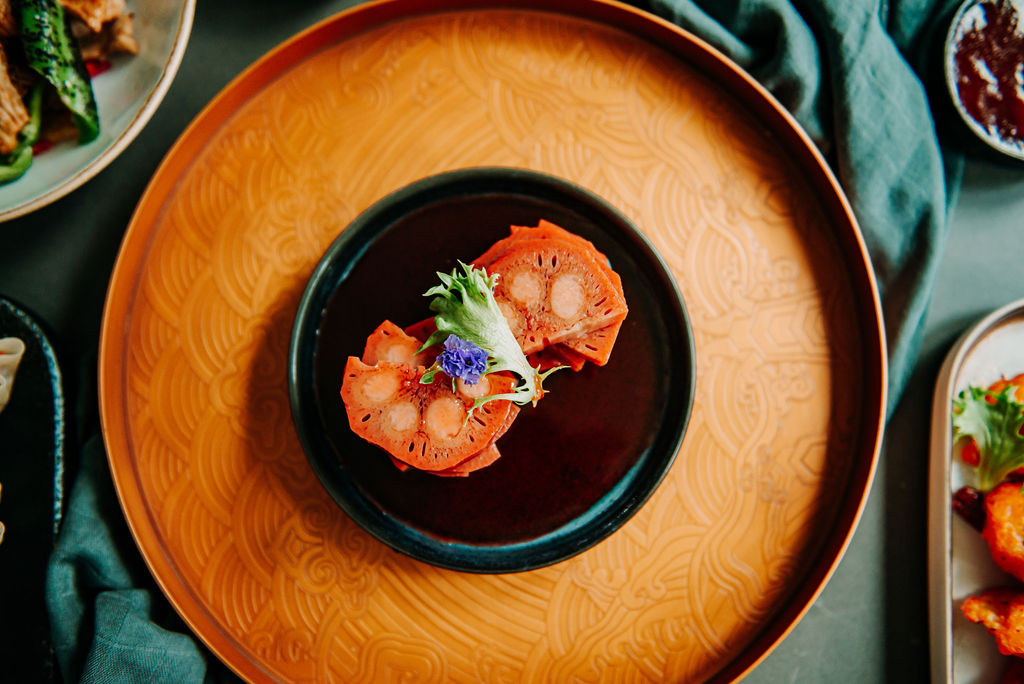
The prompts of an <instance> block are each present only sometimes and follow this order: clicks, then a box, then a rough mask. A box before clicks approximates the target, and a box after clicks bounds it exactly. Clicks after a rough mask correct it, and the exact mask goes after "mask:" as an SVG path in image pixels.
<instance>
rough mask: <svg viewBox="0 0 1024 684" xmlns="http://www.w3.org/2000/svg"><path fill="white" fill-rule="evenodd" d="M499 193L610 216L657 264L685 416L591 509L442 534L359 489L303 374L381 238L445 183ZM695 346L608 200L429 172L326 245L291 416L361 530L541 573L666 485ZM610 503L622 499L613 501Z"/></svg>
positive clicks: (490, 565)
mask: <svg viewBox="0 0 1024 684" xmlns="http://www.w3.org/2000/svg"><path fill="white" fill-rule="evenodd" d="M481 185H486V186H487V187H488V188H490V189H492V190H491V191H492V192H494V191H497V192H502V191H507V192H512V191H515V192H521V193H524V194H525V193H528V192H532V193H540V194H541V195H546V196H549V197H550V196H552V195H554V196H557V197H558V198H559V199H560V200H565V201H569V202H572V203H575V204H576V205H581V206H587V207H589V208H591V209H592V210H596V211H598V212H599V213H601V214H603V215H604V216H605V217H606V218H609V219H611V221H610V223H611V224H613V225H615V226H618V227H619V228H621V231H622V233H621V234H622V236H623V237H625V238H627V240H628V248H629V249H631V250H632V251H633V253H634V254H636V255H639V256H641V257H643V260H645V261H649V262H650V263H652V264H654V265H656V267H657V268H656V273H648V274H647V275H649V276H651V278H652V279H653V280H655V281H656V282H657V283H658V284H659V285H660V286H661V287H663V288H665V289H666V290H667V291H668V292H671V293H672V295H673V296H672V298H671V301H669V302H662V303H661V305H662V306H663V307H665V308H668V309H670V310H671V313H672V314H673V318H674V321H675V322H676V323H677V325H678V326H679V328H680V331H681V332H682V334H683V336H684V337H685V338H686V344H687V348H686V349H685V350H682V351H684V352H685V353H686V358H685V363H686V371H687V372H686V383H687V386H686V387H685V397H684V398H683V402H682V406H681V411H680V414H679V415H678V419H677V420H676V421H675V424H674V426H673V429H671V430H670V431H669V433H668V435H667V436H666V438H664V439H662V440H661V445H660V447H659V446H658V445H657V444H656V445H655V446H652V447H651V448H652V449H654V448H658V449H659V453H663V454H664V456H663V458H660V459H640V460H638V461H637V463H635V464H634V465H633V467H632V468H631V469H630V470H629V471H628V472H627V473H626V474H625V475H624V476H623V477H622V479H621V480H620V481H619V482H618V483H616V484H615V485H614V486H613V487H612V488H611V489H610V490H609V491H608V492H606V493H605V494H604V495H603V496H602V497H601V498H600V499H599V500H598V501H597V502H595V503H594V504H593V506H591V508H590V509H589V510H588V511H587V512H586V513H584V514H582V515H580V516H578V517H577V518H575V519H573V520H571V521H569V522H568V523H566V524H564V525H561V526H560V527H558V528H556V529H554V530H552V531H550V532H547V533H544V534H542V535H540V536H538V537H535V538H532V539H529V540H525V541H520V542H513V543H506V544H473V543H462V542H458V541H451V540H446V539H439V538H436V537H433V536H431V535H429V534H426V533H424V532H421V531H419V530H416V529H414V528H412V527H410V526H408V525H407V524H405V523H403V522H401V521H398V520H396V519H395V518H393V517H391V516H390V515H388V513H387V512H386V511H383V510H381V509H380V508H379V507H377V506H376V505H374V503H373V502H372V501H370V500H368V499H367V497H366V496H364V495H363V493H362V492H360V490H359V488H358V486H357V485H356V483H355V482H353V481H352V479H351V478H349V476H348V475H347V473H346V472H345V469H344V468H343V467H342V465H341V464H340V463H339V462H338V455H337V453H336V451H335V448H334V446H333V445H332V444H331V443H330V441H329V439H328V438H327V436H326V432H325V431H324V429H323V425H322V423H321V419H320V413H319V407H318V406H317V402H316V399H315V392H314V391H313V389H312V386H311V385H312V383H311V382H310V387H308V389H307V391H303V378H312V377H313V375H314V370H315V359H316V348H317V344H316V342H317V336H318V334H319V327H320V321H321V319H322V318H323V315H324V311H325V309H326V307H327V305H328V303H329V302H330V301H331V298H332V296H333V294H334V292H335V291H336V290H337V288H338V285H339V284H340V283H341V282H342V281H343V280H344V279H345V277H346V275H347V274H348V272H349V271H350V270H351V268H352V267H353V266H354V264H355V263H356V262H358V260H359V259H360V257H361V256H362V254H363V253H364V252H365V250H366V249H368V248H369V247H370V245H371V244H372V242H373V241H374V239H375V238H376V237H378V236H379V235H380V234H382V233H383V232H384V231H385V230H386V229H388V228H389V227H390V226H392V225H393V224H394V223H395V222H396V221H397V220H399V219H401V218H402V217H403V216H405V215H406V214H408V213H409V212H410V211H411V210H414V209H416V208H418V207H420V206H423V205H424V202H425V201H429V200H430V199H432V198H434V197H436V196H437V195H438V193H439V192H440V190H441V189H442V188H444V189H447V190H451V189H452V188H458V187H460V186H464V187H466V189H468V190H470V193H471V194H482V193H481V192H480V191H479V189H478V188H479V186H481ZM695 365H696V351H695V347H694V339H693V328H692V326H691V324H690V318H689V315H688V313H687V311H686V306H685V304H684V302H683V297H682V294H681V293H680V291H679V287H678V285H677V283H676V281H675V278H674V277H673V276H672V274H671V272H670V270H669V268H668V266H667V264H666V263H665V261H664V259H662V257H661V255H660V254H658V252H657V250H655V249H654V247H653V246H652V244H651V243H650V241H649V240H648V239H647V237H646V236H645V235H644V234H643V233H642V232H640V231H639V230H638V229H637V228H636V227H635V226H634V225H633V223H632V222H631V221H630V220H629V219H627V218H626V217H625V216H624V215H623V214H622V213H621V212H620V211H619V210H618V209H616V208H615V207H614V206H612V205H611V204H609V203H608V202H607V201H605V200H604V199H602V198H601V197H599V196H598V195H596V194H594V193H593V192H591V191H589V190H586V189H585V188H582V187H580V186H578V185H576V184H574V183H572V182H570V181H568V180H565V179H563V178H559V177H556V176H551V175H548V174H544V173H540V172H536V171H530V170H526V169H520V168H512V167H499V166H487V167H472V168H465V169H459V170H455V171H447V172H444V173H440V174H437V175H433V176H428V177H426V178H423V179H421V180H418V181H415V182H413V183H411V184H409V185H407V186H405V187H403V188H401V189H399V190H396V191H394V192H392V193H390V194H388V195H386V196H385V197H383V198H382V199H380V200H378V201H377V202H375V203H374V204H373V205H371V206H370V207H369V208H368V209H366V210H365V211H363V212H362V213H361V214H359V216H357V217H356V218H355V219H354V220H353V221H352V222H351V223H349V224H348V226H346V227H345V229H344V230H343V231H342V232H341V233H340V234H339V235H338V237H337V238H336V239H335V240H334V241H333V242H332V243H331V245H330V246H329V247H328V248H327V250H326V252H325V253H324V255H323V257H321V259H320V261H319V263H318V264H317V265H316V267H315V268H314V269H313V273H312V275H311V276H310V279H309V281H308V283H307V285H306V288H305V290H304V292H303V294H302V297H301V299H300V300H299V304H298V308H297V310H296V314H295V321H294V324H293V327H292V335H291V341H290V344H289V348H288V396H289V401H290V404H291V412H292V420H293V423H294V425H295V428H296V431H297V432H298V437H299V441H300V443H301V445H302V448H303V451H304V452H305V454H306V457H307V459H308V461H309V463H310V465H311V467H312V468H313V470H314V472H315V473H316V475H317V477H318V478H319V480H320V482H321V484H322V485H323V486H324V488H325V489H326V490H327V492H328V493H329V494H330V495H331V497H332V498H333V499H334V501H335V502H336V503H337V504H338V505H339V506H340V507H341V508H342V510H343V511H344V512H345V513H346V514H347V515H348V516H349V517H351V518H352V519H353V520H354V521H355V522H356V523H357V524H358V525H359V526H360V527H362V528H363V529H364V530H365V531H367V532H368V533H369V534H371V535H372V536H374V537H375V538H376V539H378V540H379V541H381V542H383V543H384V544H386V545H387V546H389V547H391V548H392V549H394V550H396V551H398V552H400V553H403V554H405V555H407V556H410V557H412V558H414V559H416V560H419V561H423V562H425V563H428V564H431V565H434V566H438V567H441V568H447V569H450V570H457V571H462V572H472V573H490V574H497V573H513V572H523V571H527V570H534V569H537V568H541V567H544V566H548V565H553V564H555V563H558V562H560V561H563V560H567V559H568V558H571V557H573V556H575V555H577V554H579V553H581V552H583V551H585V550H587V549H589V548H591V547H593V546H594V545H596V544H597V543H599V542H600V541H602V540H604V539H605V538H607V537H608V536H609V535H611V534H612V533H613V532H614V531H615V530H617V529H618V528H619V527H621V526H622V525H623V524H624V523H625V522H626V521H627V520H629V519H630V518H631V517H632V516H633V515H634V514H635V513H637V511H639V510H640V508H641V507H642V506H643V504H644V503H645V502H646V501H647V500H648V499H649V498H650V497H651V495H652V494H653V493H654V491H655V490H656V489H657V488H658V486H660V484H661V482H662V481H663V480H664V478H665V475H666V474H667V473H668V471H669V469H670V468H671V466H672V464H673V462H674V461H675V457H676V454H677V452H678V451H679V447H680V445H681V444H682V441H683V436H684V435H685V432H686V427H687V425H688V423H689V420H690V415H691V413H692V409H693V399H694V393H695V387H696V367H695ZM645 468H646V469H653V470H655V472H654V473H650V474H649V475H651V477H649V478H648V479H647V482H648V483H649V484H648V485H647V486H646V487H642V488H640V489H639V490H637V491H634V489H635V488H634V487H631V485H632V484H633V483H635V482H636V481H637V479H638V478H637V475H638V471H642V470H644V469H645ZM609 502H612V503H616V504H617V505H612V506H609V505H608V504H609Z"/></svg>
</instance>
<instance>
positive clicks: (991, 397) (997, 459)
mask: <svg viewBox="0 0 1024 684" xmlns="http://www.w3.org/2000/svg"><path fill="white" fill-rule="evenodd" d="M1016 389H1017V388H1016V387H1015V386H1013V385H1010V386H1008V387H1006V388H1005V389H1003V391H1001V392H999V393H995V392H990V391H988V390H985V389H982V388H980V387H968V388H967V389H966V390H964V391H963V392H961V393H960V394H959V396H958V397H957V398H956V399H954V400H953V439H954V440H957V439H961V438H965V437H970V438H971V439H973V440H974V443H975V444H976V445H977V447H978V459H979V460H978V466H977V474H978V488H979V489H981V490H982V491H988V490H989V489H992V488H993V487H995V486H996V485H997V484H999V483H1000V482H1002V481H1003V479H1004V478H1005V477H1006V476H1007V475H1008V474H1010V473H1011V472H1012V471H1014V470H1016V469H1017V468H1020V467H1021V466H1024V436H1021V434H1020V430H1021V426H1022V425H1024V413H1022V412H1024V404H1021V403H1019V402H1017V401H1014V399H1013V395H1014V392H1015V391H1016ZM990 401H991V403H989V402H990Z"/></svg>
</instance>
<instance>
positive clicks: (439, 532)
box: [288, 168, 694, 573]
mask: <svg viewBox="0 0 1024 684" xmlns="http://www.w3.org/2000/svg"><path fill="white" fill-rule="evenodd" d="M539 219H547V220H549V221H552V222H553V223H556V224H558V225H560V226H562V227H563V228H566V229H567V230H570V231H572V232H574V233H577V234H579V235H581V236H583V237H585V238H587V239H589V240H591V241H593V242H594V244H595V245H596V246H597V248H598V249H599V250H601V251H602V252H604V253H605V254H606V255H607V256H608V258H609V260H610V261H611V264H612V266H613V268H614V269H615V270H616V271H617V272H618V273H619V275H620V276H621V277H622V284H623V289H624V291H625V294H626V300H627V303H628V305H629V308H630V311H629V315H628V316H627V317H626V320H625V322H624V323H623V326H622V329H621V331H620V333H619V338H618V340H617V342H616V346H615V350H614V352H613V353H612V358H611V361H610V362H609V363H608V365H606V366H604V367H602V368H598V367H596V366H594V365H593V364H587V366H585V367H584V369H583V370H582V371H580V372H578V373H573V372H571V371H568V370H563V371H560V372H558V373H556V374H554V375H552V376H551V377H550V378H549V379H548V380H547V381H546V382H545V389H547V390H548V392H549V394H548V395H546V396H545V398H544V400H543V401H542V402H541V403H540V404H539V405H538V406H537V407H524V408H523V410H522V411H521V412H520V413H519V416H518V418H517V419H516V421H515V423H514V424H513V425H512V428H511V429H510V430H509V431H508V433H507V434H506V435H505V436H504V437H502V438H501V440H500V441H499V442H498V447H499V449H500V451H501V454H502V457H501V458H500V459H499V460H498V461H497V462H496V463H494V464H493V465H491V466H489V467H487V468H484V469H482V470H479V471H477V472H475V473H473V474H472V475H470V476H469V477H465V478H445V477H437V476H434V475H430V474H427V473H422V472H418V471H415V470H409V471H406V472H399V471H398V470H397V469H396V468H395V467H394V466H393V465H392V464H391V462H390V461H389V459H388V457H387V455H386V454H385V452H384V451H382V450H380V449H378V448H377V447H375V446H373V445H371V444H369V443H367V442H365V441H363V440H362V439H360V438H359V437H357V436H356V435H355V434H354V433H353V432H352V431H351V430H350V429H349V426H348V420H347V417H346V414H345V407H344V405H343V404H342V402H341V398H340V396H339V391H340V387H341V379H342V370H343V368H344V366H345V362H346V359H347V357H349V356H359V355H360V354H362V350H363V345H364V343H365V340H366V337H367V335H369V333H370V332H371V331H372V330H373V329H374V328H375V327H377V325H378V324H380V323H381V322H382V321H384V320H385V319H389V320H391V321H393V322H395V323H397V324H398V325H399V326H403V327H404V326H407V325H409V324H411V323H414V322H417V321H420V320H423V319H425V318H428V317H429V316H430V315H431V313H430V311H429V309H428V304H429V300H428V299H427V298H425V297H423V296H422V293H423V292H425V291H426V290H427V289H428V288H430V287H432V286H433V285H435V284H436V283H437V282H438V280H437V276H436V272H437V271H442V272H450V271H451V270H452V268H453V267H454V266H455V264H456V260H462V261H468V260H471V259H473V258H475V257H476V256H478V255H479V254H481V253H483V251H484V250H485V249H486V248H487V247H488V246H489V245H491V244H492V243H494V242H495V241H496V240H498V239H500V238H502V237H505V236H507V235H508V233H509V226H510V225H536V223H537V221H538V220H539ZM288 383H289V394H290V400H291V408H292V415H293V419H294V422H295V426H296V429H297V430H298V434H299V438H300V440H301V442H302V446H303V448H304V449H305V452H306V455H307V456H308V458H309V462H310V464H311V465H312V466H313V469H314V470H315V471H316V474H317V476H318V477H319V478H320V481H321V482H322V483H323V485H324V487H326V489H327V490H328V492H330V494H331V496H332V497H334V499H335V501H337V502H338V505H339V506H341V507H342V509H344V511H345V512H346V513H347V514H348V515H349V516H351V517H352V518H353V519H354V520H355V521H356V522H357V523H358V524H359V525H361V526H362V527H363V528H364V529H366V530H367V531H368V532H369V533H370V534H372V535H373V536H375V537H377V538H378V539H379V540H381V541H382V542H384V543H385V544H387V545H389V546H391V547H392V548H394V549H396V550H398V551H400V552H402V553H405V554H407V555H409V556H411V557H413V558H416V559H419V560H421V561H425V562H427V563H431V564H433V565H437V566H441V567H445V568H450V569H454V570H462V571H468V572H481V573H498V572H517V571H523V570H529V569H532V568H537V567H541V566H544V565H549V564H551V563H555V562H558V561H560V560H563V559H566V558H569V557H571V556H573V555H575V554H577V553H579V552H581V551H583V550H585V549H587V548H589V547H591V546H593V545H594V544H596V543H597V542H599V541H600V540H602V539H604V538H605V537H607V536H608V535H609V534H611V533H612V532H614V531H615V530H616V529H617V528H619V527H620V526H621V525H622V524H623V523H624V522H626V520H628V519H629V518H630V517H631V516H632V515H633V514H634V513H636V512H637V510H639V508H640V507H641V506H642V505H643V503H644V502H645V501H646V500H647V499H648V497H650V495H651V493H652V492H653V491H654V490H655V489H656V488H657V486H658V484H659V483H660V482H661V481H662V479H663V478H664V476H665V474H666V473H667V472H668V470H669V468H670V466H671V465H672V461H673V459H674V458H675V454H676V452H677V451H678V449H679V445H680V443H681V442H682V438H683V433H684V431H685V429H686V424H687V421H688V420H689V416H690V411H691V408H692V404H693V394H694V344H693V334H692V330H691V328H690V323H689V319H688V317H687V314H686V309H685V307H684V305H683V301H682V298H681V296H680V294H679V290H678V288H677V287H676V282H675V279H674V278H673V277H672V275H671V273H670V272H669V270H668V268H667V267H666V265H665V263H664V262H663V261H662V259H661V257H659V256H658V254H657V252H656V251H655V250H654V248H653V247H652V246H651V244H650V243H649V242H648V241H647V239H646V238H645V237H644V236H643V234H642V233H640V232H639V231H638V230H637V229H636V228H635V227H633V226H632V225H631V224H630V222H629V221H628V220H627V219H626V218H625V217H623V216H622V214H620V213H619V212H618V211H616V210H615V209H614V208H612V207H611V206H610V205H609V204H608V203H606V202H605V201H603V200H601V199H600V198H598V197H596V196H595V195H593V194H592V193H590V192H588V191H586V190H584V189H582V188H580V187H577V186H576V185H573V184H571V183H569V182H567V181H565V180H561V179H558V178H554V177H551V176H546V175H542V174H539V173H535V172H530V171H524V170H520V169H506V168H476V169H465V170H460V171H452V172H449V173H444V174H441V175H438V176H433V177H430V178H426V179H424V180H421V181H418V182H416V183H413V184H412V185H410V186H407V187H405V188H403V189H401V190H398V191H397V192H395V193H393V194H391V195H388V196H387V197H385V198H384V199H382V200H380V201H379V202H377V203H376V204H374V205H373V206H372V207H370V208H369V209H367V210H366V211H365V212H364V213H362V214H361V215H360V216H359V217H358V218H356V219H355V221H353V222H352V223H351V224H350V225H349V226H348V227H347V228H345V230H344V231H343V232H342V233H341V234H340V235H339V236H338V238H337V239H336V240H335V241H334V243H333V244H332V245H331V246H330V248H328V250H327V252H326V254H325V255H324V256H323V258H322V259H321V261H320V263H319V264H318V265H317V267H316V269H315V270H314V272H313V275H312V276H311V278H310V280H309V284H308V285H307V287H306V290H305V292H304V294H303V296H302V299H301V301H300V303H299V307H298V312H297V314H296V318H295V326H294V329H293V332H292V339H291V346H290V348H289V359H288Z"/></svg>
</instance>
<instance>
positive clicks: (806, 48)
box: [47, 0, 961, 682]
mask: <svg viewBox="0 0 1024 684" xmlns="http://www.w3.org/2000/svg"><path fill="white" fill-rule="evenodd" d="M952 2H953V0H932V1H930V2H929V1H927V0H910V1H907V2H901V3H893V4H892V5H887V4H885V3H882V4H880V3H879V2H878V1H877V0H876V1H874V2H872V1H870V0H832V1H830V2H819V3H812V2H794V3H790V2H787V1H785V0H704V1H703V2H691V1H688V0H649V2H646V3H642V6H644V7H645V8H646V9H650V10H651V11H653V12H655V13H656V14H659V15H661V16H663V17H665V18H666V19H669V20H671V21H674V22H676V23H678V24H679V25H681V26H683V27H684V28H686V29H689V30H691V31H693V32H694V33H696V34H698V35H700V36H702V37H703V38H705V39H706V40H708V41H709V42H710V43H711V44H713V45H714V46H716V47H717V48H718V49H720V50H722V51H723V52H724V53H725V54H727V55H728V56H730V57H731V58H732V59H734V60H735V61H736V62H738V63H739V64H740V65H741V66H743V67H744V68H745V69H747V70H748V71H749V72H750V73H751V74H752V75H753V76H754V77H755V78H757V79H758V80H759V81H760V82H761V83H763V84H764V85H765V86H766V87H767V88H768V89H769V90H771V91H772V93H774V95H775V96H776V97H777V98H778V99H779V100H780V101H781V102H782V103H783V104H784V105H785V106H786V107H787V108H789V110H790V111H791V112H793V114H794V115H795V116H796V118H797V119H798V120H799V121H800V123H801V124H802V125H803V126H804V127H805V128H806V130H807V131H808V133H809V134H810V135H811V137H812V138H813V139H814V140H815V142H816V143H817V144H818V145H819V147H820V148H821V150H822V152H823V153H824V154H825V155H826V158H827V159H828V160H829V163H830V164H831V165H832V168H833V170H834V171H835V173H836V175H837V176H838V178H839V180H840V183H841V184H842V186H843V187H844V189H845V190H846V192H847V194H848V196H849V198H850V201H851V203H852V205H853V208H854V211H855V213H856V215H857V217H858V219H859V222H860V225H861V228H862V230H863V232H864V235H865V239H866V241H867V245H868V249H869V251H870V253H871V257H872V260H873V263H874V266H875V269H876V272H877V275H878V278H879V285H880V290H881V294H882V301H883V309H884V313H885V316H886V330H887V336H888V341H889V345H890V348H889V357H890V370H891V372H890V405H889V408H890V412H891V409H892V407H894V406H895V404H896V399H897V398H898V396H899V395H900V393H901V392H902V390H903V387H904V385H905V383H906V380H907V378H908V376H909V374H910V370H911V368H912V366H913V363H914V360H915V358H916V354H917V350H918V346H919V342H920V340H919V338H918V331H919V330H920V329H921V324H922V319H923V317H924V313H925V309H926V306H927V303H928V297H929V294H930V291H931V287H932V282H933V280H934V277H935V272H936V268H937V266H938V261H939V256H940V253H941V249H942V244H943V241H944V237H945V233H946V227H947V217H948V212H949V207H950V206H951V205H952V204H953V202H954V198H955V195H956V190H957V188H958V186H959V177H960V170H961V164H960V160H959V159H958V158H957V157H956V156H954V155H950V154H946V155H945V156H944V155H943V154H942V151H941V150H940V148H939V144H938V141H937V139H936V135H935V132H934V126H933V123H932V118H931V113H930V111H929V107H928V101H927V97H926V94H925V90H924V87H923V86H922V80H921V78H920V77H919V75H918V74H921V73H923V70H924V69H925V68H927V64H926V56H927V54H926V48H927V46H928V45H929V44H930V40H931V35H932V31H933V30H934V28H935V23H936V21H935V20H936V19H937V18H938V17H941V16H943V15H944V14H945V12H946V11H947V10H948V8H949V7H950V6H951V4H952ZM915 69H916V72H915ZM47 604H48V609H49V614H50V621H51V632H52V637H53V645H54V648H55V650H56V652H57V655H58V660H59V663H60V668H61V672H62V674H63V676H64V678H65V680H67V681H79V680H80V681H84V682H96V681H168V682H172V681H173V682H191V681H203V680H204V679H205V680H206V681H211V680H227V679H232V678H233V675H231V674H230V672H229V671H228V670H227V669H226V668H225V667H224V666H223V665H222V664H220V663H219V662H218V661H217V659H216V658H215V657H213V656H211V655H210V654H209V653H208V652H207V651H206V650H205V649H204V648H203V647H201V646H199V645H198V642H197V641H196V640H195V639H194V638H193V637H192V636H191V634H189V633H188V631H187V629H185V627H184V626H183V625H182V623H181V621H180V619H179V618H178V617H177V616H176V615H175V613H174V611H173V610H172V609H171V608H170V606H169V605H168V604H167V601H166V600H165V599H164V597H163V596H162V595H161V594H160V593H159V591H158V590H157V589H156V587H155V585H154V583H153V581H152V578H151V577H150V576H149V574H148V572H147V571H146V569H145V567H144V565H143V564H142V562H141V559H140V558H139V554H138V551H137V549H136V548H135V546H134V545H133V543H132V541H131V538H130V536H129V534H128V531H127V527H126V524H125V521H124V518H123V516H122V513H121V511H120V509H119V508H118V505H117V500H116V497H115V495H114V492H113V487H112V485H111V482H110V474H109V470H108V467H107V464H106V460H105V458H104V455H103V452H102V444H101V442H100V441H99V440H98V439H94V440H93V441H91V442H89V443H88V444H87V446H86V448H85V450H84V453H83V454H82V461H81V465H80V470H79V473H78V476H77V479H76V482H75V484H74V487H73V490H72V494H71V498H70V503H69V508H68V511H67V514H66V516H65V522H64V527H63V529H62V531H61V534H60V536H59V538H58V541H57V546H56V549H55V551H54V553H53V555H52V557H51V559H50V567H49V576H48V578H47Z"/></svg>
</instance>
